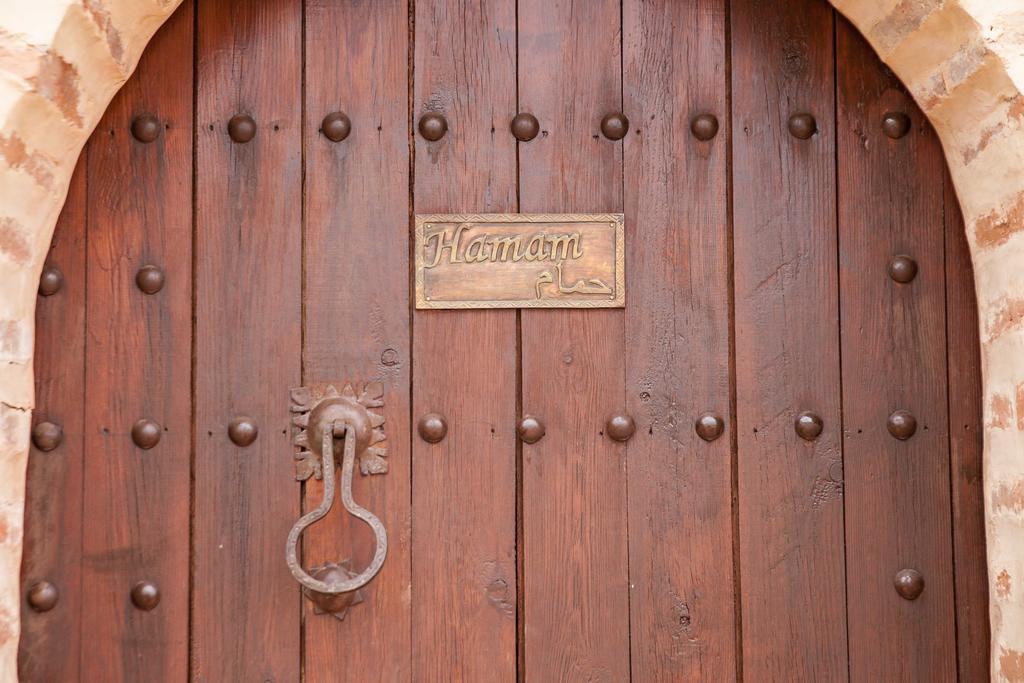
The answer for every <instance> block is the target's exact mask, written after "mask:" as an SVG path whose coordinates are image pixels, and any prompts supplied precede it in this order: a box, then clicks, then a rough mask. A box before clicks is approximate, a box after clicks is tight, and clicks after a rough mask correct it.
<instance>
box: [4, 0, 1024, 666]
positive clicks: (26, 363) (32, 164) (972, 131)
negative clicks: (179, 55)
mask: <svg viewBox="0 0 1024 683" xmlns="http://www.w3.org/2000/svg"><path fill="white" fill-rule="evenodd" d="M831 1H832V4H833V5H834V6H835V7H836V8H837V9H838V10H839V11H840V12H842V13H843V14H844V15H845V16H846V17H847V18H849V19H850V21H851V22H852V23H853V24H854V25H855V26H856V27H857V28H858V29H859V30H860V31H861V32H862V33H863V34H864V35H865V36H866V38H867V39H868V41H869V42H870V43H871V44H872V46H873V47H874V49H875V50H876V51H877V52H878V54H879V55H880V56H881V58H882V60H883V61H884V62H885V63H886V64H888V65H889V67H890V68H892V70H893V71H894V72H895V73H896V74H897V75H898V76H899V77H900V79H901V80H902V81H903V82H904V84H906V86H907V87H908V89H909V90H910V92H911V93H912V94H913V96H914V97H915V99H916V100H917V102H918V104H919V105H920V107H921V109H922V110H923V111H924V112H925V114H926V115H927V116H928V118H929V119H930V120H931V122H932V124H933V126H934V128H935V130H936V131H937V133H938V135H939V137H940V138H941V140H942V143H943V148H944V150H945V153H946V159H947V162H948V165H949V168H950V171H951V173H952V176H953V180H954V183H955V185H956V189H957V194H958V197H959V199H960V203H961V206H962V209H963V214H964V219H965V222H966V225H967V233H968V241H969V243H970V246H971V252H972V258H973V261H974V266H975V277H976V281H977V297H978V307H979V311H980V320H979V334H980V338H981V346H982V350H983V368H984V396H985V399H984V400H985V405H984V417H985V492H986V516H987V534H988V568H989V580H990V584H991V586H992V590H991V591H990V594H991V604H990V618H991V622H992V649H993V651H992V671H993V676H994V677H995V678H997V679H1000V680H1024V602H1022V601H1021V600H1020V599H1019V597H1017V596H1016V594H1015V590H1019V589H1016V588H1015V583H1016V581H1018V580H1020V577H1022V576H1024V457H1022V456H1024V129H1022V128H1024V94H1022V92H1021V91H1022V89H1024V9H1022V8H1020V7H1019V2H1018V1H1017V0H945V1H943V0H831ZM180 2H181V0H57V1H55V2H51V3H46V4H45V5H43V6H34V5H33V4H30V3H29V2H28V0H24V1H22V2H13V3H7V5H6V6H4V7H0V678H2V680H15V679H16V659H17V650H18V648H17V642H18V634H19V624H18V614H19V607H20V587H19V567H20V562H21V540H22V516H23V506H24V481H25V463H26V456H27V452H28V439H29V426H30V420H31V409H32V406H33V395H32V394H33V381H32V353H33V345H34V330H33V326H34V312H35V302H36V289H37V283H38V278H39V273H40V270H41V268H42V265H43V260H44V258H45V256H46V253H47V250H48V247H49V244H50V239H51V236H52V233H53V228H54V224H55V222H56V219H57V215H58V214H59V212H60V209H61V207H62V205H63V203H64V198H65V195H66V193H67V189H68V183H69V180H70V176H71V172H72V169H73V168H74V166H75V163H76V160H77V158H78V155H79V153H80V152H81V149H82V147H83V145H84V144H85V141H86V139H87V138H88V136H89V134H90V133H91V132H92V130H93V128H94V127H95V125H96V123H97V122H98V120H99V118H100V116H101V115H102V114H103V111H104V109H105V108H106V107H107V105H108V103H109V102H110V100H111V98H112V97H113V96H114V94H115V93H116V92H117V90H118V89H119V88H120V86H121V85H122V84H123V83H124V82H125V81H126V80H127V79H128V77H129V76H130V75H131V73H132V72H133V71H134V69H135V66H136V64H137V63H138V60H139V57H140V56H141V54H142V51H143V49H144V48H145V46H146V44H147V43H148V42H149V39H150V38H151V37H152V35H153V34H154V33H155V32H156V30H157V29H158V28H159V27H160V25H161V24H162V23H163V22H164V20H165V19H166V18H167V17H168V16H170V14H171V13H172V12H173V11H174V10H175V9H176V8H177V6H178V5H179V4H180ZM997 579H998V583H997Z"/></svg>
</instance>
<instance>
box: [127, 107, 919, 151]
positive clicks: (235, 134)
mask: <svg viewBox="0 0 1024 683" xmlns="http://www.w3.org/2000/svg"><path fill="white" fill-rule="evenodd" d="M718 127H719V126H718V118H717V117H716V116H715V115H714V114H707V113H704V114H698V115H697V116H695V117H694V118H693V119H692V120H691V121H690V132H691V133H693V136H694V137H695V138H697V139H698V140H701V141H704V142H706V141H708V140H711V139H712V138H713V137H715V135H717V134H718ZM787 127H788V129H789V133H790V135H792V136H793V137H795V138H798V139H800V140H807V139H810V138H811V137H813V136H814V134H815V133H817V132H818V122H817V120H816V119H815V118H814V115H813V114H808V113H806V112H801V113H797V114H793V115H792V116H790V117H789V120H788V123H787ZM211 128H212V126H211ZM227 129H228V136H230V138H231V139H232V140H234V141H235V142H238V143H246V142H249V141H250V140H252V139H253V138H254V137H256V120H255V119H253V117H252V116H250V115H249V114H236V115H235V116H232V117H231V119H230V120H229V121H228V126H227ZM417 129H418V130H419V132H420V135H422V136H423V138H424V139H425V140H429V141H430V142H437V141H438V140H440V139H441V138H443V137H444V135H445V133H447V132H448V120H447V119H446V118H445V117H444V116H443V115H442V114H439V113H437V112H427V113H425V114H423V116H421V117H420V120H419V124H418V126H417ZM509 129H510V130H511V131H512V135H514V136H515V138H516V139H517V140H520V141H521V142H529V141H530V140H533V139H534V138H535V137H537V135H538V134H540V123H539V122H538V121H537V117H536V116H534V115H533V114H531V113H529V112H520V113H518V114H516V115H515V116H514V117H513V118H512V121H511V122H510V123H509ZM160 130H161V126H160V122H159V121H158V120H157V118H156V117H155V116H153V115H152V114H141V115H139V116H136V117H135V118H134V119H133V120H132V124H131V131H132V136H133V137H134V138H135V139H136V140H138V141H139V142H144V143H148V142H153V141H154V140H156V139H157V137H158V136H159V135H160ZM882 131H883V132H884V133H885V134H886V135H887V136H889V137H890V138H892V139H894V140H898V139H899V138H902V137H903V136H904V135H906V134H907V133H908V132H910V117H909V116H907V115H906V114H904V113H903V112H898V111H890V112H886V113H885V114H884V115H883V116H882ZM320 132H321V133H323V134H324V137H326V138H327V139H328V140H331V141H333V142H341V141H342V140H344V139H346V138H347V137H348V136H349V134H350V133H351V132H352V121H351V119H349V117H348V115H347V114H345V112H341V111H335V112H331V113H330V114H327V116H325V117H324V118H323V121H322V122H321V124H320ZM628 132H629V119H628V118H627V117H626V115H625V114H623V113H622V112H612V113H610V114H607V115H605V116H604V118H602V119H601V134H602V135H604V136H605V137H606V138H608V139H609V140H621V139H622V138H624V137H626V133H628Z"/></svg>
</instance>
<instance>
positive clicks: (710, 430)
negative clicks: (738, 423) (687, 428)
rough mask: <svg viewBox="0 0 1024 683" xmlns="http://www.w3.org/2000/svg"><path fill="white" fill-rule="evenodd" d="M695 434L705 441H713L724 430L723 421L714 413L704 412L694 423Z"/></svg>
mask: <svg viewBox="0 0 1024 683" xmlns="http://www.w3.org/2000/svg"><path fill="white" fill-rule="evenodd" d="M694 428H695V429H696V430H697V436H699V437H700V438H702V439H704V440H705V441H714V440H715V439H717V438H718V437H720V436H721V435H722V433H723V432H724V431H725V422H724V421H723V420H722V418H720V417H718V416H717V415H715V414H714V413H704V414H703V415H701V416H700V417H698V418H697V423H696V424H695V425H694Z"/></svg>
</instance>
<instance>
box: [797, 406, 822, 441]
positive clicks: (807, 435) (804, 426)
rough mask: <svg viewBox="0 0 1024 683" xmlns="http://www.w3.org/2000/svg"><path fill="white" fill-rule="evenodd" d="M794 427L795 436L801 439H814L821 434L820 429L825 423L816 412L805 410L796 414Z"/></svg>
mask: <svg viewBox="0 0 1024 683" xmlns="http://www.w3.org/2000/svg"><path fill="white" fill-rule="evenodd" d="M795 427H796V433H797V436H799V437H800V438H801V439H803V440H804V441H814V440H815V439H817V438H818V437H819V436H821V430H822V429H824V427H825V423H824V422H823V421H822V419H821V416H820V415H818V414H817V413H812V412H810V411H805V412H802V413H800V414H799V415H797V418H796V424H795Z"/></svg>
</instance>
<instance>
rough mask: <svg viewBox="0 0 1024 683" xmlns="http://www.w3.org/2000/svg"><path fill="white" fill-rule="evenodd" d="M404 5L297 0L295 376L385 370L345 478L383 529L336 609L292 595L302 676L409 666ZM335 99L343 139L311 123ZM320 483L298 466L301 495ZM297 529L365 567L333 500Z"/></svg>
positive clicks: (388, 675)
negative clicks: (299, 147) (368, 454)
mask: <svg viewBox="0 0 1024 683" xmlns="http://www.w3.org/2000/svg"><path fill="white" fill-rule="evenodd" d="M408 19H409V17H408V8H407V6H406V3H405V1H404V0H387V1H381V2H368V3H359V2H352V1H351V0H310V1H309V2H307V4H306V18H305V21H306V45H305V51H306V87H305V95H304V96H305V99H306V123H305V132H304V136H303V137H304V145H305V149H306V154H305V164H306V173H305V177H306V192H305V206H306V216H305V302H304V305H305V316H304V321H305V335H304V341H305V346H304V348H303V359H304V360H303V382H304V383H305V384H317V383H327V382H342V383H343V382H345V381H356V380H358V381H362V382H365V381H370V380H379V381H382V382H383V383H384V385H385V396H384V417H385V420H386V422H385V425H384V430H385V433H386V435H387V447H388V461H389V469H388V473H387V474H386V475H384V476H372V477H369V476H368V477H364V476H361V475H356V478H355V481H354V482H353V495H354V497H355V500H356V501H357V502H358V503H359V504H360V505H363V506H364V507H366V508H367V509H368V510H370V511H372V512H373V513H374V514H376V515H377V516H378V517H380V519H381V521H382V522H383V523H384V526H385V528H386V529H387V532H388V557H387V561H386V562H385V564H384V567H383V569H382V570H381V572H380V574H379V575H378V576H377V577H376V578H375V579H374V580H373V581H372V582H371V583H370V585H369V586H367V587H366V588H365V589H363V593H364V598H365V600H366V602H364V603H363V604H360V605H358V606H356V607H354V608H353V610H352V612H351V613H350V614H349V616H347V617H346V618H345V620H344V621H338V620H337V619H334V618H333V617H331V616H329V615H315V614H314V613H313V604H312V602H310V601H308V600H303V609H304V614H305V628H306V641H305V649H304V653H305V675H306V679H305V680H306V681H308V682H313V681H339V680H352V681H367V680H380V681H393V680H394V681H397V680H405V679H408V678H409V672H410V659H411V652H410V649H411V648H410V618H411V616H410V614H411V610H412V608H413V606H412V605H411V604H410V601H409V591H410V581H411V579H410V569H411V567H410V561H409V553H410V538H409V528H410V519H409V515H410V512H409V510H410V497H411V491H410V479H409V476H410V467H411V465H410V458H409V380H410V366H411V363H410V348H409V303H408V302H409V247H408V244H409V242H408V240H409V189H408V183H409V146H408V121H407V109H408V105H407V101H408V84H407V67H408V61H407V60H408V54H407V45H406V41H407V36H408V31H407V27H408V26H407V25H408ZM333 111H344V112H345V113H346V114H347V115H348V117H349V119H350V120H351V122H352V132H351V133H350V135H349V136H348V138H346V139H345V140H343V141H341V142H332V141H331V140H329V139H328V138H327V137H325V136H324V135H323V134H322V133H321V131H320V124H321V121H322V120H323V117H324V116H325V115H326V114H328V113H330V112H333ZM291 486H292V487H293V488H295V489H296V490H297V488H298V487H297V485H295V484H292V485H291ZM322 496H323V484H322V482H317V481H316V480H314V479H311V480H309V481H308V482H307V484H306V495H305V508H306V509H307V510H309V509H312V508H313V507H315V506H316V505H318V504H319V502H320V500H321V499H322ZM304 543H305V545H304V548H305V551H304V566H305V567H307V568H309V567H314V566H318V565H321V564H323V563H324V562H328V561H331V562H340V561H341V560H343V559H346V558H351V559H352V561H353V569H354V570H355V571H362V569H363V568H364V567H366V566H367V565H368V564H369V562H370V560H371V559H372V558H373V553H374V539H373V534H372V533H371V532H370V530H369V527H368V526H366V525H365V524H364V523H363V522H361V521H359V520H357V519H355V518H353V517H351V516H350V515H348V513H346V512H345V510H344V508H343V507H342V506H341V505H340V503H339V504H336V505H335V508H334V510H332V512H331V514H330V515H328V517H327V518H326V519H324V520H323V521H322V522H320V523H319V524H317V525H316V526H315V527H313V528H312V529H311V530H310V531H309V533H308V534H307V536H306V539H305V542H304ZM274 558H275V559H276V555H275V556H274ZM356 643H358V644H359V645H358V646H357V647H352V645H354V644H356Z"/></svg>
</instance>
